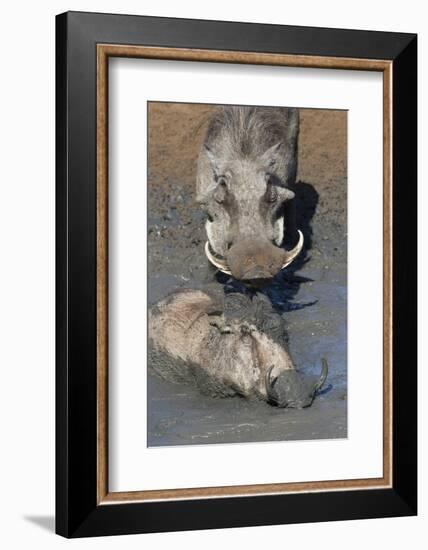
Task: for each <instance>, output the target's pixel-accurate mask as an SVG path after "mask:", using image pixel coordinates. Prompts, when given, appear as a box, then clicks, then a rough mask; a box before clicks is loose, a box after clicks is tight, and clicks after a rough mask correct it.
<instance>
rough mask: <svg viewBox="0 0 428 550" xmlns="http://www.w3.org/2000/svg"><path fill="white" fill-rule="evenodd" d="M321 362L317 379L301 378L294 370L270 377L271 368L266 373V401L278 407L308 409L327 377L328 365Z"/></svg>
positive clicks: (325, 362) (324, 361) (323, 361)
mask: <svg viewBox="0 0 428 550" xmlns="http://www.w3.org/2000/svg"><path fill="white" fill-rule="evenodd" d="M321 361H322V370H321V374H320V376H319V377H318V378H316V379H314V377H303V376H302V375H301V374H299V373H298V372H297V371H296V370H292V369H290V370H286V371H282V372H281V373H280V374H279V376H277V377H276V378H275V377H272V370H273V367H271V368H270V369H269V370H268V371H267V373H266V380H265V382H266V394H267V397H268V401H269V402H270V403H271V404H272V405H277V406H278V407H290V408H294V409H303V408H305V407H310V406H311V405H312V401H313V400H314V397H315V395H316V393H317V391H319V390H320V389H321V388H322V386H323V385H324V382H325V381H326V379H327V375H328V364H327V361H326V360H325V359H321Z"/></svg>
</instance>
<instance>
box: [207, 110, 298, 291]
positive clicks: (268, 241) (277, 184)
mask: <svg viewBox="0 0 428 550" xmlns="http://www.w3.org/2000/svg"><path fill="white" fill-rule="evenodd" d="M298 133H299V112H298V110H297V109H292V108H285V107H284V108H282V107H278V108H277V107H223V108H220V109H219V110H218V111H217V112H216V114H215V115H214V116H213V118H212V119H211V122H210V124H209V127H208V130H207V134H206V136H205V141H204V144H203V146H202V149H201V152H200V154H199V158H198V170H197V201H198V203H199V204H201V206H202V207H203V208H204V209H205V211H206V213H207V222H206V232H207V236H208V241H207V243H206V246H205V253H206V255H207V257H208V259H209V261H210V262H211V264H213V265H214V266H215V267H216V268H217V269H219V270H220V271H222V272H224V273H227V274H229V275H232V276H233V277H234V278H235V279H239V280H241V281H243V282H245V283H248V284H250V285H252V286H256V287H257V286H260V285H262V284H264V283H265V282H266V281H268V280H270V279H271V278H272V277H274V276H275V275H276V274H277V273H278V271H280V270H281V269H282V268H283V267H286V266H287V265H289V264H290V263H291V262H292V261H293V260H294V258H296V256H297V255H298V254H299V252H300V251H301V249H302V246H303V235H302V233H301V232H300V231H298V230H297V229H296V227H295V215H294V210H293V209H294V201H293V199H294V192H293V191H292V190H291V189H290V186H292V185H293V184H294V183H295V179H296V171H297V138H298ZM285 241H287V242H288V243H289V244H291V246H292V248H291V250H286V249H285V248H284V247H283V245H284V242H285Z"/></svg>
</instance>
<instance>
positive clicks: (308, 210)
mask: <svg viewBox="0 0 428 550" xmlns="http://www.w3.org/2000/svg"><path fill="white" fill-rule="evenodd" d="M212 109H213V107H211V106H205V105H202V106H193V105H192V106H190V105H186V104H161V103H151V104H150V107H149V180H148V185H149V192H148V242H149V268H148V269H149V288H148V297H149V306H151V305H153V304H154V303H155V302H156V301H158V300H159V299H161V298H163V297H164V296H165V295H166V294H168V293H169V292H171V291H172V290H175V289H178V288H185V287H187V288H198V287H200V286H202V285H203V284H204V279H205V275H206V266H207V262H206V260H205V255H204V251H203V245H204V243H205V240H206V237H205V232H204V215H203V214H202V212H200V211H199V210H198V208H197V206H196V205H195V202H194V185H195V184H194V182H195V168H196V158H197V155H198V151H199V147H200V144H201V142H202V139H203V134H204V130H205V127H206V123H207V120H208V118H209V115H210V114H211V112H212ZM346 133H347V127H346V112H343V111H324V110H310V109H304V110H301V131H300V137H299V171H298V177H297V184H296V186H295V189H294V190H295V192H296V197H297V210H298V225H299V228H300V229H301V230H302V231H303V233H304V235H305V248H306V250H305V253H304V254H302V256H301V258H300V259H299V260H298V261H297V262H296V263H295V264H293V265H292V266H290V267H289V268H287V269H286V270H285V271H284V272H282V273H281V274H280V276H278V277H277V279H276V280H275V281H274V282H273V283H272V285H270V287H269V288H268V289H267V290H266V293H267V294H268V295H269V296H270V298H271V299H272V300H273V301H274V302H275V304H276V305H277V306H278V307H279V308H280V309H281V311H282V314H283V316H284V317H285V319H286V322H287V329H288V334H289V346H290V352H291V355H292V357H293V359H294V361H295V364H296V366H297V368H298V369H299V370H301V371H303V372H305V373H309V374H314V375H315V374H318V373H319V371H320V367H321V357H326V358H327V359H328V363H329V377H328V380H327V383H326V386H325V387H324V389H323V390H322V392H321V394H320V395H318V397H317V398H316V400H315V401H314V403H313V405H312V407H310V408H307V409H303V410H296V409H289V410H287V409H277V408H275V407H272V406H270V405H268V404H265V403H262V402H254V401H248V400H246V399H243V398H239V397H233V398H224V399H221V398H210V397H206V396H203V395H201V394H200V393H199V392H198V390H197V389H196V388H192V387H186V386H179V385H174V384H170V383H168V382H165V381H163V380H160V379H158V378H157V377H156V376H154V375H153V374H151V373H150V370H149V372H148V444H149V446H159V445H183V444H206V443H232V442H254V441H278V440H306V439H331V438H343V437H346V436H347V402H346V397H347V365H346V356H347V344H346V338H347V328H346V311H347V310H346V303H347V268H346V265H347V249H346V240H347V233H346V157H347V141H346ZM222 277H223V276H221V277H220V280H221V282H223V283H227V279H226V278H225V277H223V278H222Z"/></svg>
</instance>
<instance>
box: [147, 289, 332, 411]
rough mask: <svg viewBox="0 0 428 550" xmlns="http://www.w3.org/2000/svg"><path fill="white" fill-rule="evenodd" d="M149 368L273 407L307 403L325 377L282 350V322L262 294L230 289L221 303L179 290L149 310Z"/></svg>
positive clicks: (218, 392) (207, 389)
mask: <svg viewBox="0 0 428 550" xmlns="http://www.w3.org/2000/svg"><path fill="white" fill-rule="evenodd" d="M149 350H150V365H151V368H152V369H153V370H154V371H155V372H156V373H157V374H158V375H159V376H161V377H162V378H164V379H166V380H169V381H172V382H175V383H190V384H196V385H197V386H198V387H199V388H200V390H202V391H203V392H204V393H207V394H209V395H213V396H224V397H225V396H232V395H236V394H238V395H241V396H244V397H248V398H258V399H262V400H265V401H268V402H269V403H271V404H273V405H277V406H278V407H294V408H302V407H308V406H310V405H311V404H312V401H313V399H314V396H315V394H316V392H317V391H318V390H319V389H320V388H321V387H322V385H323V384H324V382H325V379H326V377H327V362H326V361H325V360H324V359H323V360H322V362H323V368H322V373H321V376H320V377H319V378H317V379H313V377H303V376H302V375H301V374H299V373H298V372H297V371H296V370H295V368H294V365H293V362H292V360H291V358H290V355H289V353H288V351H287V345H286V334H285V329H284V321H283V319H282V318H281V316H280V315H278V314H277V313H276V312H275V311H274V310H273V308H272V306H271V304H270V303H269V301H268V299H267V298H266V297H265V296H263V295H261V294H253V295H252V296H251V297H249V296H247V295H244V294H239V293H233V294H228V295H226V296H225V297H224V300H223V303H218V301H217V300H216V299H215V298H213V297H212V296H210V295H209V294H207V293H206V292H202V291H200V290H181V291H178V292H176V293H174V294H172V295H171V296H169V297H168V298H166V299H165V300H163V301H161V302H159V303H158V304H157V305H156V306H154V307H153V308H152V309H151V311H150V313H149Z"/></svg>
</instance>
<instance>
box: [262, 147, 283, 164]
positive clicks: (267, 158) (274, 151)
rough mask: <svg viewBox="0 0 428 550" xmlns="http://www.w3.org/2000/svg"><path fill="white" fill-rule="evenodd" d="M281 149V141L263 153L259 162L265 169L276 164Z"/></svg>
mask: <svg viewBox="0 0 428 550" xmlns="http://www.w3.org/2000/svg"><path fill="white" fill-rule="evenodd" d="M281 147H282V141H279V142H278V143H276V144H275V145H273V146H272V147H269V149H268V150H267V151H265V152H264V153H263V155H262V156H261V159H260V160H261V161H262V163H263V165H264V166H266V168H271V167H272V166H275V164H276V163H277V162H278V160H279V155H280V154H281Z"/></svg>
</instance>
